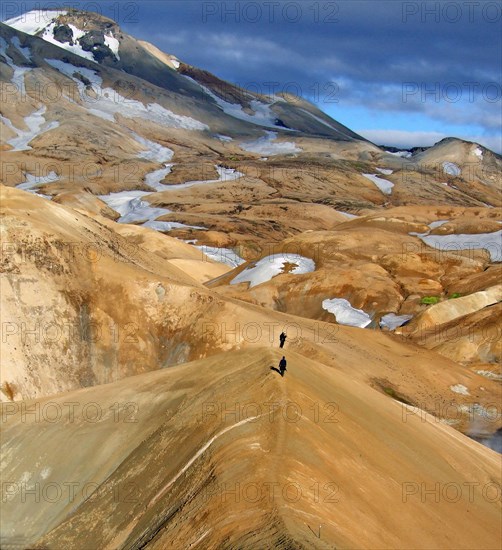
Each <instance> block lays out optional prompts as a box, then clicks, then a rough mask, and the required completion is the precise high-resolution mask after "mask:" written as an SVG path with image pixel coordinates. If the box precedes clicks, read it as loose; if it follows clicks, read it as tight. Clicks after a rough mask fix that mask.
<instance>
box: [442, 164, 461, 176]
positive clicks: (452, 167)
mask: <svg viewBox="0 0 502 550" xmlns="http://www.w3.org/2000/svg"><path fill="white" fill-rule="evenodd" d="M443 172H444V173H445V174H449V175H450V176H460V174H461V173H462V170H461V169H460V166H458V164H455V163H454V162H443Z"/></svg>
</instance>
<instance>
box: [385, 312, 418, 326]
mask: <svg viewBox="0 0 502 550" xmlns="http://www.w3.org/2000/svg"><path fill="white" fill-rule="evenodd" d="M412 317H413V315H396V314H395V313H387V315H384V316H383V317H382V318H381V319H380V326H381V327H382V328H388V329H389V330H395V329H396V328H398V327H401V326H403V325H404V324H405V323H407V322H408V321H409V320H410V319H411V318H412Z"/></svg>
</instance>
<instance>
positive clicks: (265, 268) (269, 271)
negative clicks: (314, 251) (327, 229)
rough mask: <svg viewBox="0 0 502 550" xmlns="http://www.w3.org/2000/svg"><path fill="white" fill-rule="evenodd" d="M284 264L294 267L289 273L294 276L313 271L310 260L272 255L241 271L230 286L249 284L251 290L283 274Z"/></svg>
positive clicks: (283, 254) (292, 255)
mask: <svg viewBox="0 0 502 550" xmlns="http://www.w3.org/2000/svg"><path fill="white" fill-rule="evenodd" d="M286 264H294V265H295V266H296V267H294V268H293V269H291V270H290V271H289V273H294V274H295V275H300V274H302V273H311V272H312V271H314V270H315V263H314V261H313V260H311V259H310V258H305V257H304V256H300V255H299V254H287V253H280V254H272V255H271V256H266V257H265V258H262V259H261V260H258V261H257V262H256V263H255V265H253V266H252V267H247V268H246V269H244V270H243V271H241V272H240V273H239V274H238V275H237V276H235V277H234V278H233V279H232V280H231V281H230V284H232V285H236V284H239V283H246V282H249V287H250V288H252V287H254V286H257V285H260V284H262V283H266V282H267V281H270V279H272V277H275V276H276V275H279V274H280V273H284V272H285V271H284V268H285V267H286Z"/></svg>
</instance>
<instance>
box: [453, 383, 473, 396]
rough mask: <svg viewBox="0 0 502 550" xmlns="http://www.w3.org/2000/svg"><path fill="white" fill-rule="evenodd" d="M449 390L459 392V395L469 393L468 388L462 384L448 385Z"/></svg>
mask: <svg viewBox="0 0 502 550" xmlns="http://www.w3.org/2000/svg"><path fill="white" fill-rule="evenodd" d="M450 390H451V391H452V392H454V393H459V394H460V395H470V394H469V390H468V389H467V388H466V387H465V386H464V385H463V384H455V385H454V386H450Z"/></svg>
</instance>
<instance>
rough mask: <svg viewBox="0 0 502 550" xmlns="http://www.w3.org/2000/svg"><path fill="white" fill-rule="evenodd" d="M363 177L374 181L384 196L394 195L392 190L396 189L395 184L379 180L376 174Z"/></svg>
mask: <svg viewBox="0 0 502 550" xmlns="http://www.w3.org/2000/svg"><path fill="white" fill-rule="evenodd" d="M361 175H362V176H364V177H365V178H367V179H369V180H370V181H372V182H373V183H374V184H375V185H376V186H377V187H378V189H380V191H381V192H382V193H383V194H384V195H390V194H391V193H392V188H393V187H394V184H393V183H392V182H391V181H389V180H384V179H383V178H379V177H378V176H377V175H376V174H361Z"/></svg>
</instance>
